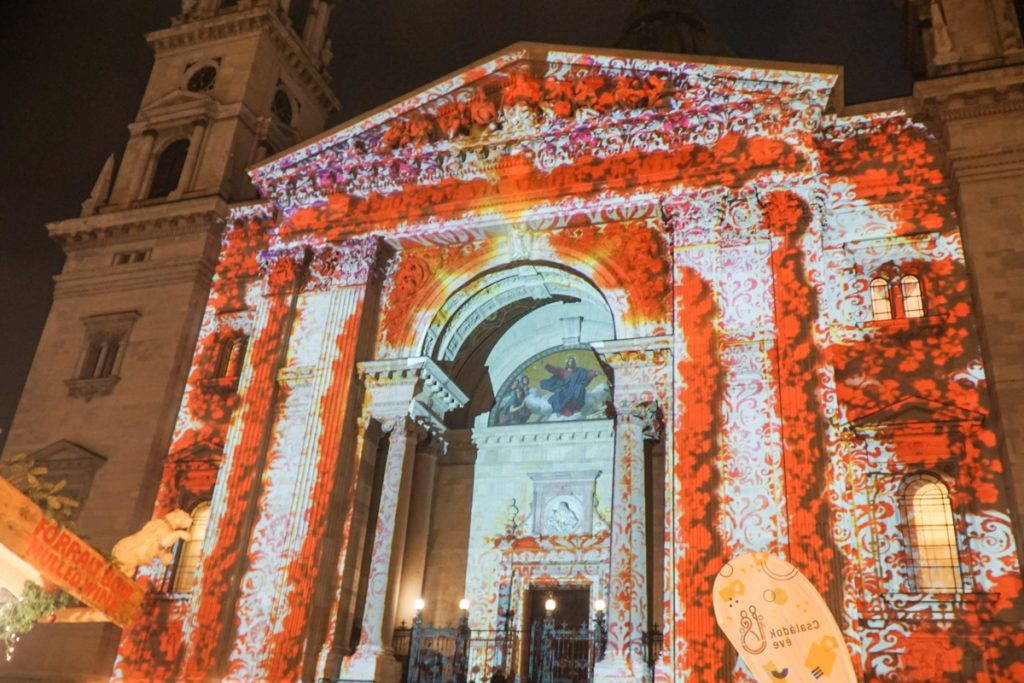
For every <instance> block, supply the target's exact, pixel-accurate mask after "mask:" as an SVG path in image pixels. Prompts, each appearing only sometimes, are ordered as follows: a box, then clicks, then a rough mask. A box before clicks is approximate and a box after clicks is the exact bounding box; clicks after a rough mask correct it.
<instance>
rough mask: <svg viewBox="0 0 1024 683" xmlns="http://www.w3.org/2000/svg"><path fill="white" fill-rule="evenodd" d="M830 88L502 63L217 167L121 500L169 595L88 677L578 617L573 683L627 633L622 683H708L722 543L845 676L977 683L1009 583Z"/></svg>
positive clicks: (275, 657) (893, 183)
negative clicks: (205, 233) (181, 388)
mask: <svg viewBox="0 0 1024 683" xmlns="http://www.w3.org/2000/svg"><path fill="white" fill-rule="evenodd" d="M836 80H837V74H836V73H834V72H830V71H829V70H810V69H805V70H800V69H782V68H779V67H777V66H766V65H759V64H748V63H743V62H721V63H709V62H695V61H689V60H673V59H671V58H668V57H663V56H658V57H652V56H646V55H641V54H598V53H579V52H574V51H569V50H563V49H559V48H554V47H546V46H536V45H522V46H515V47H513V48H511V49H509V50H508V51H506V52H504V53H501V54H499V55H497V56H495V57H493V58H492V59H490V60H488V61H486V62H483V63H480V64H477V65H474V66H472V67H470V68H468V69H467V70H465V71H464V72H462V73H459V74H457V75H456V76H454V77H452V78H449V79H446V80H444V81H442V82H440V83H437V84H434V85H432V86H430V87H428V88H426V89H425V90H423V91H421V92H419V93H416V94H414V95H412V96H410V97H408V98H406V99H403V100H402V101H400V102H398V103H397V104H394V105H392V106H390V107H388V108H385V109H382V110H380V111H378V112H376V113H374V114H371V115H369V116H367V117H365V118H364V119H361V120H359V121H357V122H354V123H351V124H346V125H345V126H342V127H341V128H339V129H336V130H334V131H332V132H330V133H328V134H326V135H324V136H323V137H321V138H318V139H315V140H313V141H312V142H310V143H308V144H306V145H303V146H301V147H299V148H297V149H296V150H295V151H292V152H289V153H288V154H286V155H284V156H281V157H279V158H277V159H274V160H272V161H270V162H268V163H266V164H263V165H260V166H258V167H257V168H256V169H254V171H253V177H254V179H255V182H256V184H257V185H258V186H259V188H260V190H261V194H263V195H264V197H265V199H264V200H263V201H260V202H254V203H250V204H244V205H241V206H238V207H236V208H234V209H233V211H232V216H231V219H230V221H229V224H228V227H227V229H226V232H225V235H224V242H223V246H222V249H221V254H220V259H219V261H218V265H217V271H216V273H215V276H214V281H213V286H212V288H211V294H210V298H209V302H208V304H207V308H206V312H205V315H204V320H203V323H202V327H201V331H200V335H199V341H198V344H197V347H196V354H195V357H194V360H193V363H192V369H191V372H190V376H189V379H188V384H187V386H186V389H185V393H184V399H183V402H182V405H181V411H180V413H179V416H178V422H177V425H176V427H175V432H174V437H173V440H172V443H171V448H170V455H169V457H168V459H167V462H166V465H165V468H164V475H163V480H162V485H161V488H160V492H159V494H158V499H157V507H156V514H157V515H160V514H164V513H166V512H167V511H169V510H171V509H174V508H178V507H188V506H190V505H193V504H194V503H195V501H200V500H209V501H211V507H210V509H211V515H210V521H209V527H208V530H207V532H206V537H205V541H204V543H203V546H202V553H201V555H202V560H201V563H200V565H199V567H200V568H199V571H198V574H197V576H196V577H195V583H194V587H193V588H192V590H191V591H189V592H187V593H175V592H173V591H171V592H170V593H169V594H167V593H161V592H160V590H161V589H166V588H165V587H166V581H167V577H166V576H165V573H164V572H162V571H159V570H156V569H155V568H154V569H151V570H150V571H148V572H147V573H146V577H145V578H146V580H147V581H149V582H150V585H151V586H152V587H153V589H154V593H153V594H152V595H153V599H152V601H151V602H150V604H149V606H148V610H147V611H146V613H145V615H144V616H143V617H142V618H140V620H139V622H138V624H137V625H135V626H134V627H132V628H131V629H129V630H127V631H126V632H125V635H124V637H123V640H122V644H121V648H120V651H119V657H118V661H117V663H116V665H115V669H114V678H115V679H126V680H130V679H136V678H147V677H148V678H163V677H176V676H180V677H182V678H183V679H205V678H207V677H221V676H223V677H224V678H226V679H229V680H291V679H296V678H300V677H301V678H310V679H311V678H328V679H339V678H340V680H352V681H362V680H395V679H396V676H397V663H396V662H395V660H394V657H393V655H392V653H391V645H392V642H391V641H392V634H393V632H394V630H395V627H396V626H397V625H398V622H399V620H400V619H401V618H402V617H403V615H407V616H412V610H413V604H414V601H415V600H416V599H417V598H419V599H422V600H423V601H424V603H423V607H422V608H421V609H422V610H423V617H424V618H426V619H429V620H444V619H445V618H448V617H451V616H454V615H456V614H457V608H458V603H459V601H460V599H463V598H464V599H466V600H468V603H469V604H468V607H467V612H468V623H469V626H470V627H471V628H473V629H495V630H497V629H501V628H504V627H506V624H505V621H506V620H513V622H514V626H515V628H520V629H521V628H524V627H525V626H526V624H523V623H522V620H523V619H525V618H527V617H528V615H529V610H528V602H529V595H530V593H531V592H533V591H542V592H552V591H566V590H570V589H577V590H583V591H585V594H586V596H587V599H588V601H589V602H590V603H591V604H594V603H596V602H597V601H598V600H603V601H604V602H605V604H606V606H607V629H608V640H607V651H606V655H605V657H604V659H603V660H601V661H600V662H598V663H597V664H596V667H595V676H596V677H597V678H598V679H599V680H627V679H628V680H639V679H641V678H643V677H644V676H646V675H647V674H646V664H645V658H644V653H643V635H644V633H646V632H648V631H649V629H650V628H651V627H652V626H653V624H654V623H660V624H665V633H666V636H667V637H666V639H665V646H664V648H663V650H662V652H661V655H660V659H659V661H657V662H656V663H655V675H656V676H657V677H659V678H663V679H666V680H668V679H671V680H719V679H725V678H729V677H731V676H732V675H733V673H732V672H733V671H734V670H735V669H736V668H737V666H738V665H737V664H736V658H735V656H734V655H733V654H732V653H731V652H729V649H728V647H727V645H726V642H725V641H724V639H723V638H722V637H721V635H720V634H719V633H717V632H716V626H715V623H714V618H713V615H712V613H711V596H710V586H711V580H712V578H713V577H714V574H715V572H716V571H717V569H718V568H719V567H720V566H721V564H722V563H723V561H724V559H725V558H728V557H730V556H733V555H734V554H737V553H740V552H743V551H745V550H756V551H761V552H766V553H773V554H780V555H785V556H787V557H789V558H791V559H792V560H793V561H794V563H795V564H797V565H798V566H799V567H800V568H801V569H802V570H803V571H804V572H805V573H806V575H807V576H808V577H809V578H810V579H811V580H812V581H813V582H814V583H815V585H816V586H817V587H818V589H819V590H820V591H821V592H822V593H823V595H825V596H826V598H827V600H828V602H829V604H830V606H831V607H832V609H833V611H834V613H835V614H836V616H837V618H838V619H839V620H840V622H841V623H842V624H843V627H844V632H845V633H846V635H847V642H848V645H849V646H850V648H851V650H852V652H853V653H854V656H855V659H856V661H857V662H858V666H859V669H860V670H861V671H863V672H864V675H865V676H866V677H868V678H892V677H898V678H900V679H902V680H934V678H933V676H934V673H935V666H936V665H939V666H947V665H948V666H949V667H951V669H950V670H951V671H952V670H955V671H957V672H958V673H959V674H960V675H963V674H964V673H969V674H970V675H969V676H968V678H971V679H978V677H979V676H982V675H987V676H991V677H993V679H1002V680H1010V678H1012V671H1013V666H1019V662H1017V661H1016V660H1017V647H1018V644H1017V643H1016V641H1017V639H1019V638H1020V635H1019V631H1018V629H1017V624H1018V619H1019V614H1018V608H1017V606H1016V604H1015V601H1014V600H1013V599H1012V596H1013V595H1014V594H1015V593H1016V591H1017V589H1018V587H1019V585H1020V571H1019V566H1018V562H1017V557H1018V552H1017V547H1016V541H1015V540H1014V534H1013V531H1012V526H1011V522H1010V503H1009V501H1008V499H1007V498H1006V495H1005V494H1004V493H1002V492H1003V491H1004V490H1005V485H1004V482H1003V475H1002V473H1001V467H1000V466H999V463H1000V458H999V454H998V450H997V448H996V441H995V437H994V435H993V433H992V432H991V431H990V429H989V428H988V427H987V426H986V424H985V418H986V415H987V413H988V410H989V408H988V401H987V397H986V395H985V391H984V381H985V375H984V369H983V363H982V359H981V356H980V349H979V344H978V339H977V336H976V334H975V332H974V328H975V323H974V319H973V312H972V306H971V300H970V296H969V289H968V278H967V272H966V268H965V262H964V256H963V250H962V246H961V239H960V232H959V228H958V225H957V220H956V212H955V210H954V206H953V201H952V198H951V197H950V195H949V192H948V182H947V179H946V176H945V173H944V171H943V168H942V164H941V163H940V160H939V157H938V155H939V150H938V147H937V144H936V141H935V139H934V137H933V136H932V135H931V134H930V133H929V131H928V130H927V128H925V127H924V126H923V125H921V124H919V123H916V122H914V121H913V120H911V119H910V118H908V117H907V116H906V115H905V114H902V113H887V114H877V115H872V116H849V117H842V116H836V115H834V114H830V113H828V106H829V98H830V96H831V94H832V89H833V88H834V86H835V84H836ZM238 349H244V351H237V350H238ZM235 353H237V354H238V355H243V354H244V360H241V361H240V362H237V363H236V364H235V365H234V366H232V365H231V364H230V358H231V356H232V354H235ZM225 358H227V359H228V361H225ZM653 464H656V466H652V465H653ZM200 473H205V475H201V474H200ZM374 508H375V509H374ZM654 519H657V521H656V522H655V521H654ZM655 568H657V571H655ZM951 619H952V620H953V621H954V622H957V623H961V624H966V623H968V622H970V623H971V624H972V626H971V628H969V629H964V630H962V632H961V631H960V630H959V629H957V628H956V627H953V628H950V627H949V626H948V624H946V622H947V621H948V620H951ZM356 634H357V637H356ZM936 651H943V652H947V653H949V654H948V655H947V657H946V658H944V659H942V660H940V661H939V662H938V664H937V663H936V659H935V656H934V653H935V652H936ZM954 662H955V664H954ZM471 664H472V666H473V667H474V668H473V669H472V671H471V672H470V676H472V677H473V678H474V679H475V680H487V679H488V678H489V677H490V676H491V673H492V672H491V667H492V666H493V664H494V662H492V661H488V660H487V658H486V657H480V658H476V659H472V660H471Z"/></svg>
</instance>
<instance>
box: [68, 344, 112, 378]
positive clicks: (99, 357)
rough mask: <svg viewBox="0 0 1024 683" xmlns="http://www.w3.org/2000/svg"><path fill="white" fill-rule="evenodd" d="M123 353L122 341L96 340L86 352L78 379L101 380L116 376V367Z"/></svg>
mask: <svg viewBox="0 0 1024 683" xmlns="http://www.w3.org/2000/svg"><path fill="white" fill-rule="evenodd" d="M120 353H121V340H120V339H118V338H116V337H115V338H112V339H95V340H92V341H90V342H89V346H88V348H86V350H85V359H84V360H83V362H82V367H81V369H80V370H79V373H78V379H100V378H103V377H110V376H111V375H113V374H114V366H115V363H116V362H117V360H118V356H119V354H120Z"/></svg>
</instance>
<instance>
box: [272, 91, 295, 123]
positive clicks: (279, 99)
mask: <svg viewBox="0 0 1024 683" xmlns="http://www.w3.org/2000/svg"><path fill="white" fill-rule="evenodd" d="M270 111H272V112H273V113H274V116H276V117H277V118H279V119H281V123H283V124H285V125H290V124H291V122H292V100H291V98H290V97H288V93H286V92H285V91H284V90H278V91H277V92H275V93H274V101H273V102H271V103H270Z"/></svg>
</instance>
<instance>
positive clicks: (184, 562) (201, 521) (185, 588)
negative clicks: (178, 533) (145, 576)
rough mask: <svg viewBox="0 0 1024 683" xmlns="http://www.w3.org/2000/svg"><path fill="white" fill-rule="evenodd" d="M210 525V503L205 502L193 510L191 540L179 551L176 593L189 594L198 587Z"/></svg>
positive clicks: (175, 578)
mask: <svg viewBox="0 0 1024 683" xmlns="http://www.w3.org/2000/svg"><path fill="white" fill-rule="evenodd" d="M209 523H210V503H209V501H204V502H202V503H199V504H198V505H196V506H195V507H194V508H193V509H192V526H190V527H189V528H188V532H189V535H190V536H191V538H189V540H187V541H185V542H184V543H182V544H181V547H180V548H179V549H178V560H177V562H175V570H174V592H175V593H188V592H189V591H191V590H192V587H193V586H195V585H196V575H197V574H198V573H199V562H200V560H201V559H202V551H203V540H204V539H205V538H206V528H207V526H208V525H209Z"/></svg>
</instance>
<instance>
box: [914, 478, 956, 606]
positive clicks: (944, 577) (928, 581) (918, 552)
mask: <svg viewBox="0 0 1024 683" xmlns="http://www.w3.org/2000/svg"><path fill="white" fill-rule="evenodd" d="M902 502H903V513H904V518H905V520H906V541H907V555H908V560H909V563H910V567H911V573H912V579H913V583H914V586H915V587H916V588H917V590H919V591H948V592H954V591H959V590H960V589H961V586H962V581H961V575H960V555H959V552H958V551H957V543H956V526H955V525H954V523H953V508H952V506H951V505H950V501H949V489H948V488H947V487H946V484H945V483H944V482H943V481H942V480H941V479H939V478H938V477H935V476H933V475H930V474H918V475H913V476H911V477H908V478H907V480H906V482H905V484H904V489H903V501H902Z"/></svg>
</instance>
